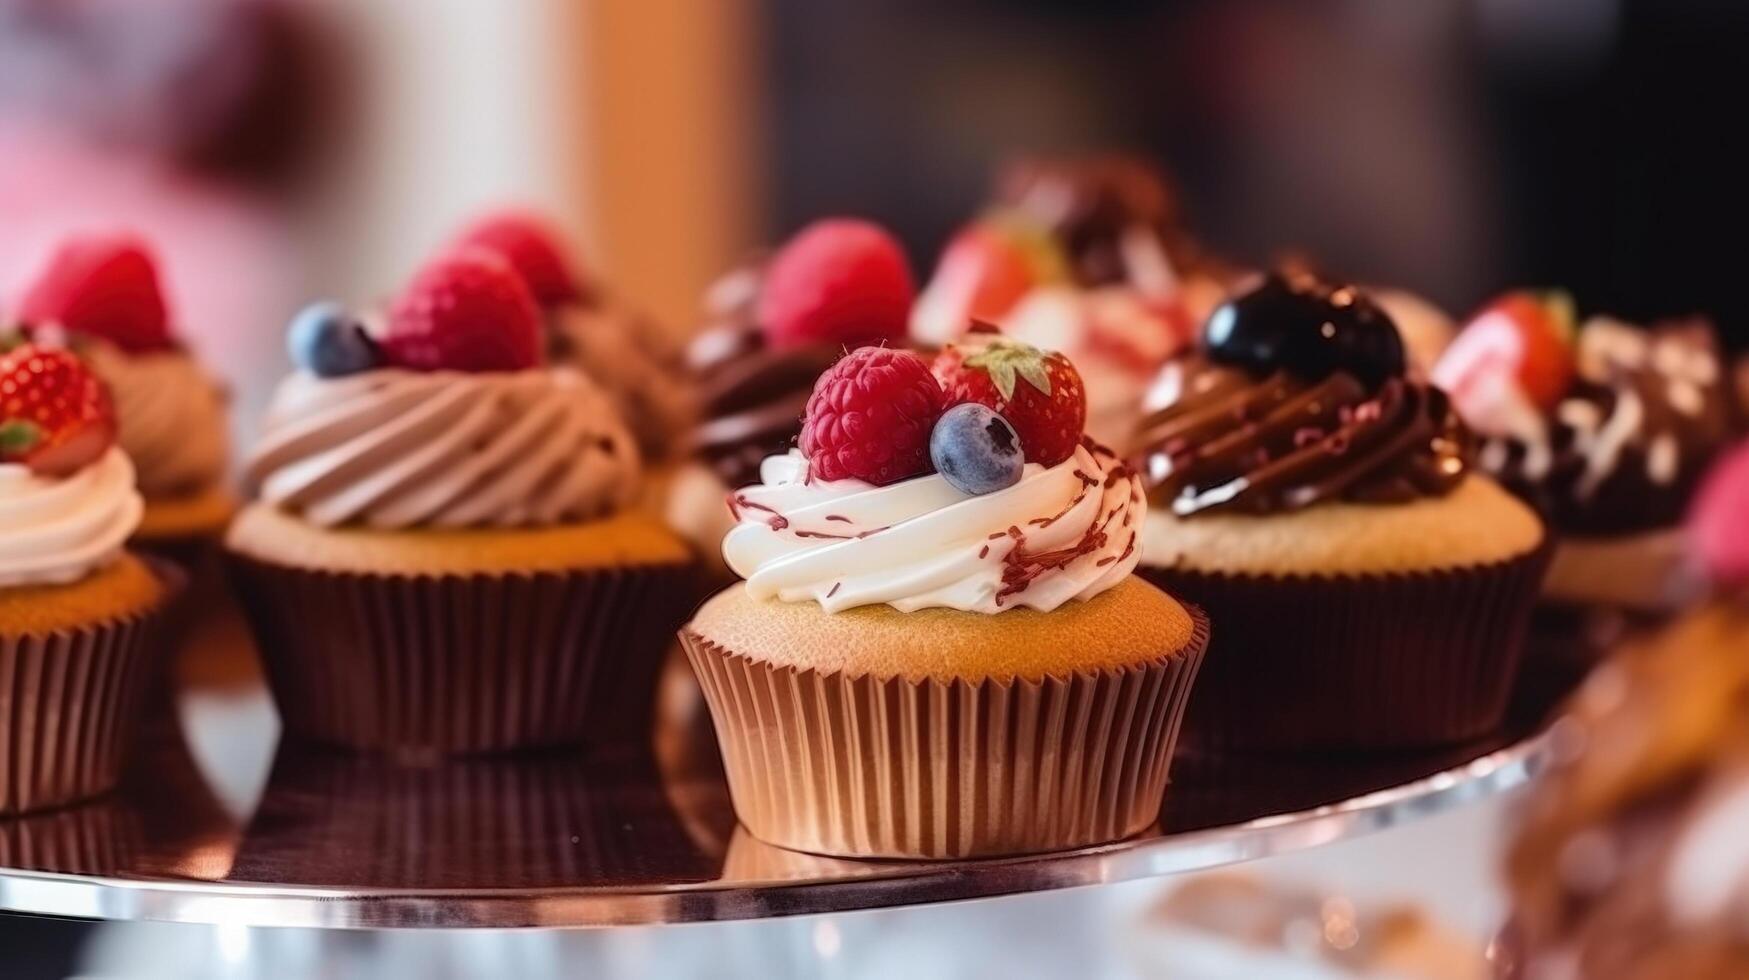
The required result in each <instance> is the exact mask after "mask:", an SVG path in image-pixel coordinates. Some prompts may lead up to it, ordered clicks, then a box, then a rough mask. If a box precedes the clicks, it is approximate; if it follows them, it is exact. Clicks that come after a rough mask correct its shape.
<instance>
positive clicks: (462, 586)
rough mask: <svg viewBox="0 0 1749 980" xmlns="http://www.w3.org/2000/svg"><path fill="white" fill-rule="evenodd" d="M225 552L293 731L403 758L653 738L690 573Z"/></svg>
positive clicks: (678, 568)
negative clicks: (337, 566)
mask: <svg viewBox="0 0 1749 980" xmlns="http://www.w3.org/2000/svg"><path fill="white" fill-rule="evenodd" d="M229 557H230V561H231V567H232V568H233V569H234V572H235V575H234V576H233V577H234V581H235V585H236V586H237V589H238V592H239V596H240V598H241V599H242V601H243V605H244V609H245V611H246V613H247V614H248V616H249V618H250V620H251V624H252V626H253V628H254V632H255V637H256V640H257V643H258V644H259V646H260V649H261V654H262V660H263V664H264V666H265V667H266V670H267V674H268V681H269V684H270V686H271V687H272V690H273V696H274V701H275V702H276V703H277V704H278V706H279V712H280V717H281V720H282V721H283V722H284V724H285V730H286V732H287V733H288V734H289V735H291V736H293V737H295V738H300V739H306V740H310V741H316V742H322V743H328V744H332V745H339V746H345V747H348V748H354V749H364V750H378V751H390V752H410V753H427V752H435V753H443V754H465V753H476V752H495V751H505V750H510V749H523V748H532V747H539V746H557V745H577V744H580V743H583V742H586V741H589V742H597V743H600V742H615V741H625V740H640V741H641V740H644V739H647V738H648V726H649V719H650V712H651V702H652V700H653V698H654V690H655V683H656V676H657V673H658V671H659V670H660V667H661V655H662V651H663V648H664V647H665V645H666V644H667V643H668V642H669V639H670V638H671V637H672V636H673V630H674V628H675V626H676V624H677V623H678V622H679V621H680V620H681V619H682V618H684V616H685V614H686V612H687V611H688V610H687V609H686V607H685V601H686V598H687V597H688V596H689V595H690V594H691V587H690V582H691V579H692V574H693V572H692V569H691V568H690V566H688V565H684V564H672V565H647V566H633V567H627V568H620V569H599V570H584V571H574V572H566V573H539V574H490V575H484V574H483V575H472V576H455V575H446V576H419V575H371V574H355V573H348V572H336V571H324V570H307V569H297V568H290V567H285V566H281V565H275V564H270V563H266V562H260V561H256V560H254V559H251V558H248V557H245V556H241V555H236V554H232V555H230V556H229Z"/></svg>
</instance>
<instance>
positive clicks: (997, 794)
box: [681, 612, 1208, 859]
mask: <svg viewBox="0 0 1749 980" xmlns="http://www.w3.org/2000/svg"><path fill="white" fill-rule="evenodd" d="M1195 616H1196V632H1195V635H1194V637H1193V639H1192V641H1191V643H1190V645H1189V646H1188V648H1186V649H1184V650H1181V651H1175V652H1172V653H1169V654H1165V655H1162V656H1161V657H1160V658H1158V659H1156V660H1153V661H1150V662H1147V663H1144V664H1139V665H1136V666H1134V667H1129V668H1124V669H1118V670H1100V671H1092V672H1088V673H1085V674H1074V675H1071V676H1067V677H1054V676H1047V677H1045V678H1043V679H1042V680H1038V681H1029V680H1013V681H998V680H984V681H978V682H972V681H966V680H955V681H952V682H944V681H939V680H929V681H923V682H912V681H907V680H904V679H902V678H889V679H881V678H875V677H868V676H849V675H846V674H843V673H839V672H833V673H821V672H818V671H813V670H798V669H796V668H792V667H776V666H772V665H769V664H765V663H762V662H760V661H759V660H757V659H754V658H753V657H751V656H747V655H744V654H743V653H741V652H737V651H730V650H725V649H723V648H722V647H719V646H717V645H716V644H714V643H712V642H711V641H709V640H707V639H705V638H704V637H702V636H700V635H698V634H697V633H694V632H692V631H691V630H687V629H683V630H682V631H681V640H682V642H683V643H684V644H685V645H686V650H687V654H688V656H689V657H690V658H691V659H692V665H693V669H694V670H695V671H696V672H697V673H698V676H699V680H700V683H701V685H702V686H703V688H704V693H705V698H706V700H707V701H708V703H709V704H710V709H711V715H712V717H713V719H714V720H715V722H716V729H717V738H718V741H719V743H720V745H721V748H722V753H723V763H724V768H725V770H726V772H727V775H728V781H729V792H730V795H731V796H732V797H733V799H734V804H735V812H736V814H737V816H739V817H740V819H741V823H742V824H743V825H745V826H746V828H747V829H748V831H750V832H751V833H752V834H753V835H754V836H755V837H758V838H759V839H760V840H763V841H765V842H766V843H769V844H775V845H777V846H779V847H786V848H789V849H791V850H798V851H806V852H808V853H811V854H824V855H830V856H837V857H890V858H928V859H946V858H962V857H975V856H991V855H1002V854H1025V853H1033V852H1040V851H1051V850H1064V849H1069V848H1075V847H1083V846H1090V845H1094V844H1103V843H1109V842H1111V841H1115V840H1121V839H1122V838H1124V837H1128V836H1131V835H1133V834H1136V833H1140V832H1141V831H1142V830H1144V829H1146V828H1147V827H1148V826H1149V825H1150V824H1152V823H1153V822H1154V820H1155V818H1156V816H1157V815H1158V814H1159V811H1160V801H1161V798H1162V797H1163V795H1164V793H1165V789H1166V779H1167V768H1168V766H1169V765H1170V763H1171V761H1172V751H1173V745H1174V743H1175V741H1176V739H1177V736H1178V728H1179V723H1180V721H1181V719H1182V718H1183V714H1184V706H1185V702H1186V700H1187V698H1188V697H1189V694H1190V688H1191V684H1192V682H1193V681H1194V680H1195V679H1196V676H1197V668H1198V666H1199V665H1200V664H1201V662H1202V658H1203V651H1204V649H1205V648H1206V647H1207V645H1208V619H1207V618H1206V617H1204V616H1203V615H1202V614H1201V613H1200V612H1197V613H1195Z"/></svg>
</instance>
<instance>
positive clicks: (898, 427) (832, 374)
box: [801, 347, 946, 486]
mask: <svg viewBox="0 0 1749 980" xmlns="http://www.w3.org/2000/svg"><path fill="white" fill-rule="evenodd" d="M944 408H946V405H945V403H944V402H943V400H942V396H941V386H940V385H938V384H936V383H935V378H934V376H933V375H931V374H930V373H929V363H928V362H927V361H925V360H924V359H923V358H921V357H919V356H917V355H916V354H913V353H911V352H910V351H906V350H892V349H889V348H886V347H864V348H862V349H860V350H856V351H852V352H851V353H850V354H848V355H846V356H845V357H844V359H843V360H841V361H839V362H838V363H837V364H834V365H832V367H831V368H830V369H828V370H827V371H826V373H825V374H822V375H820V380H818V381H816V382H815V383H814V393H813V395H811V396H809V398H808V410H807V415H806V417H804V418H803V420H802V438H801V448H802V453H803V454H804V455H806V456H807V457H808V473H809V475H810V476H811V477H812V478H815V479H820V480H844V479H858V480H864V481H867V482H869V483H872V484H874V485H875V486H886V485H887V484H889V483H897V482H898V481H900V480H904V479H908V478H910V477H913V476H918V475H921V474H924V473H927V472H929V469H930V463H929V434H930V432H931V431H932V430H933V429H934V428H935V421H936V419H938V418H940V417H941V413H942V410H943V409H944Z"/></svg>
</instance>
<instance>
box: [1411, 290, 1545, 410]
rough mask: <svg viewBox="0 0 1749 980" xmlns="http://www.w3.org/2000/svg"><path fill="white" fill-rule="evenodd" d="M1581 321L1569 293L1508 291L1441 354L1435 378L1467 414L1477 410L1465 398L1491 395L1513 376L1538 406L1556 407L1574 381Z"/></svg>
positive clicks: (1523, 391) (1513, 381) (1511, 379)
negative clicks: (1577, 338)
mask: <svg viewBox="0 0 1749 980" xmlns="http://www.w3.org/2000/svg"><path fill="white" fill-rule="evenodd" d="M1576 322H1577V319H1576V317H1575V315H1574V312H1573V298H1572V297H1571V296H1568V295H1567V294H1566V293H1563V292H1559V291H1553V292H1546V293H1535V292H1530V291H1527V290H1521V291H1518V292H1513V293H1508V294H1506V295H1505V296H1502V297H1500V298H1499V299H1497V300H1495V301H1494V302H1493V303H1491V304H1489V306H1488V307H1487V308H1486V309H1484V310H1482V312H1480V313H1478V314H1477V315H1476V317H1475V318H1474V319H1472V320H1471V321H1470V322H1469V324H1468V325H1467V326H1465V327H1464V329H1463V330H1462V331H1461V332H1460V333H1459V334H1458V335H1457V337H1456V338H1455V339H1454V340H1453V341H1452V342H1451V346H1450V347H1447V348H1446V350H1445V353H1444V354H1441V355H1440V358H1439V361H1438V363H1436V364H1435V365H1434V366H1433V372H1432V374H1433V383H1434V384H1437V385H1439V386H1440V387H1441V388H1444V389H1445V390H1446V391H1448V392H1450V393H1451V395H1452V398H1453V399H1454V400H1456V401H1457V403H1458V405H1459V406H1460V407H1462V408H1463V409H1464V410H1465V412H1466V414H1474V413H1472V412H1471V406H1470V405H1468V404H1466V402H1468V401H1469V400H1471V399H1472V398H1488V397H1491V396H1492V395H1491V393H1492V392H1493V391H1496V390H1498V388H1497V386H1498V385H1499V384H1500V383H1502V382H1511V383H1512V384H1513V385H1514V386H1515V387H1516V388H1517V390H1518V391H1520V392H1522V393H1523V395H1524V397H1526V398H1528V399H1529V400H1530V402H1531V404H1533V405H1535V406H1536V407H1537V408H1540V409H1543V410H1544V411H1547V410H1549V409H1552V408H1554V407H1555V404H1556V403H1557V402H1559V401H1560V400H1561V398H1562V396H1564V395H1565V394H1566V393H1567V389H1568V387H1569V386H1570V385H1572V383H1573V376H1574V371H1575V362H1574V352H1573V348H1574V337H1575V336H1576V334H1577V328H1576V326H1575V323H1576ZM1477 407H1478V408H1484V409H1485V407H1486V406H1477Z"/></svg>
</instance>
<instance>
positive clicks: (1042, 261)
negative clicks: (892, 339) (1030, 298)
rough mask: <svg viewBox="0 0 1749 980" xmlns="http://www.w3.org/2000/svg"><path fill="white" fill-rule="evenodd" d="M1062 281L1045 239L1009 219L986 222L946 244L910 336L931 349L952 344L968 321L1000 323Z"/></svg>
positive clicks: (1056, 255) (1054, 250)
mask: <svg viewBox="0 0 1749 980" xmlns="http://www.w3.org/2000/svg"><path fill="white" fill-rule="evenodd" d="M1067 278H1068V263H1067V260H1066V259H1065V258H1064V257H1063V254H1062V251H1061V249H1060V248H1059V247H1058V246H1057V244H1056V242H1055V241H1053V240H1052V239H1051V238H1050V237H1049V236H1048V235H1046V234H1044V233H1043V232H1042V231H1039V230H1038V229H1036V228H1034V227H1033V226H1031V225H1028V224H1025V223H1023V222H1020V221H1017V220H1014V219H1001V218H986V219H984V220H982V221H978V222H976V223H974V224H972V225H969V226H967V227H966V228H965V229H963V230H961V231H960V232H959V234H957V235H955V236H954V237H953V239H952V240H951V241H950V242H948V245H947V248H946V249H945V250H944V251H943V252H942V253H941V263H940V264H939V265H938V266H936V270H935V275H934V277H933V278H931V279H930V281H929V286H928V288H926V289H924V291H923V295H921V296H919V297H918V298H917V309H916V311H915V312H914V313H913V315H912V332H913V333H914V334H915V335H916V336H917V337H918V338H919V339H921V340H925V341H929V342H933V343H946V342H948V341H950V340H955V339H957V338H958V337H959V336H960V334H962V333H964V332H965V329H966V326H967V324H969V323H970V322H971V321H972V320H1000V319H1002V318H1003V317H1004V316H1006V315H1007V314H1008V313H1009V312H1010V311H1011V310H1013V309H1014V307H1015V305H1016V304H1018V303H1019V302H1020V299H1021V297H1023V296H1025V295H1026V294H1027V293H1029V292H1031V291H1032V290H1033V289H1035V288H1037V287H1039V286H1042V285H1048V284H1050V283H1054V282H1061V281H1064V280H1066V279H1067Z"/></svg>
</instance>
